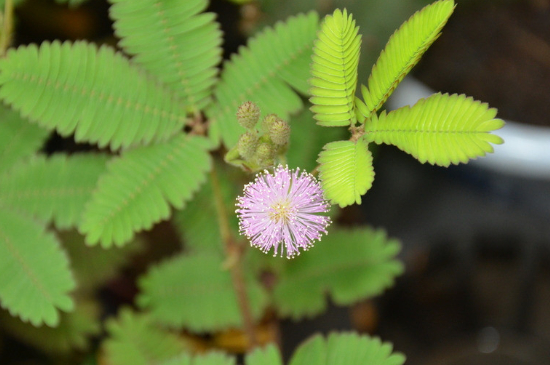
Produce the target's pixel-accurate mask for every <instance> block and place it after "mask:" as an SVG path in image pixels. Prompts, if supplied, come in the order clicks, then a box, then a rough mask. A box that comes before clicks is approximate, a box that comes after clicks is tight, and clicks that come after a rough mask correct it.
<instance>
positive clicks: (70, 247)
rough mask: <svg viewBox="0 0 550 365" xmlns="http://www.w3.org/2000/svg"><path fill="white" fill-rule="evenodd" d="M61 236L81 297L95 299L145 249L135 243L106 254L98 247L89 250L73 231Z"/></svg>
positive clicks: (112, 249)
mask: <svg viewBox="0 0 550 365" xmlns="http://www.w3.org/2000/svg"><path fill="white" fill-rule="evenodd" d="M58 236H59V239H60V240H61V243H62V245H63V247H64V248H65V249H66V250H67V253H68V255H69V259H70V261H71V266H72V267H73V274H74V278H75V280H76V283H77V291H78V294H79V295H80V296H82V295H87V294H89V295H90V297H92V296H93V294H94V292H95V291H96V290H97V289H98V288H99V287H100V286H102V285H105V283H106V282H107V280H109V279H111V278H113V277H115V275H116V274H117V273H118V272H119V271H120V270H121V269H122V268H123V267H125V265H127V264H129V263H130V262H131V260H132V257H133V256H134V255H135V254H137V253H141V252H142V251H143V248H144V247H145V245H144V243H143V242H141V241H139V240H136V241H135V242H132V244H130V245H126V246H124V247H121V248H118V247H117V248H114V247H113V248H111V249H110V250H105V249H103V248H102V247H99V246H96V247H88V246H86V245H85V244H84V237H83V236H82V235H80V234H78V232H76V231H74V230H70V231H63V232H59V233H58Z"/></svg>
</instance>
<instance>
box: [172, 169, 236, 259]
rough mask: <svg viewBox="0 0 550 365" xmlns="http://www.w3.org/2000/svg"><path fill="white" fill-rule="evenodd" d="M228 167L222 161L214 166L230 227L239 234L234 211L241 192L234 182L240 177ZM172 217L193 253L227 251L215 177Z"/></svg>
mask: <svg viewBox="0 0 550 365" xmlns="http://www.w3.org/2000/svg"><path fill="white" fill-rule="evenodd" d="M227 167H228V166H227V165H221V164H217V166H215V168H216V170H217V175H218V177H219V178H218V181H219V183H220V191H221V194H222V196H223V203H224V208H225V212H226V215H227V217H228V219H229V225H230V228H233V234H234V235H235V236H238V234H239V228H238V227H239V226H238V218H237V215H236V214H235V201H236V198H237V195H238V194H239V193H240V191H238V190H237V186H236V184H235V183H234V182H235V181H238V178H239V177H237V176H236V175H235V173H234V172H235V171H236V170H235V169H233V168H231V167H229V168H227ZM240 177H242V175H241V176H240ZM173 218H174V219H173V221H174V226H175V228H176V229H177V230H178V232H179V233H180V236H181V237H182V239H183V243H184V245H185V247H186V248H188V249H191V250H192V251H193V252H200V251H211V252H217V253H220V254H223V253H224V247H223V244H222V236H221V231H220V225H219V223H218V211H217V209H216V200H215V199H214V191H213V188H212V179H208V180H207V181H206V183H205V184H203V186H202V187H201V190H200V191H199V192H197V194H195V196H194V197H193V199H192V200H191V201H190V202H189V203H188V204H187V206H186V207H185V209H182V210H177V211H176V212H174V217H173Z"/></svg>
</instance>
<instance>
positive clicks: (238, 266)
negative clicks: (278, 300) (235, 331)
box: [210, 164, 258, 347]
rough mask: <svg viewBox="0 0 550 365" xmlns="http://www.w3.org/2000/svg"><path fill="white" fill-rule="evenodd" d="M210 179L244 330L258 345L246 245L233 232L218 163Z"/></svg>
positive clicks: (254, 345)
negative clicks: (244, 264)
mask: <svg viewBox="0 0 550 365" xmlns="http://www.w3.org/2000/svg"><path fill="white" fill-rule="evenodd" d="M210 179H211V181H212V191H213V193H214V199H215V201H216V211H217V214H218V222H219V224H220V231H221V236H222V241H223V244H224V247H225V253H226V255H227V260H226V264H227V265H226V266H227V268H228V269H229V271H230V272H231V281H232V282H233V289H234V290H235V294H236V295H237V303H238V305H239V309H240V311H241V316H242V320H243V325H244V332H245V334H246V336H247V338H248V341H249V345H250V347H256V345H257V344H258V338H257V335H256V329H255V326H254V320H253V318H252V312H251V310H250V302H249V301H248V294H247V292H246V284H245V281H244V275H243V270H242V256H243V252H244V251H243V249H244V247H243V245H241V244H239V243H238V242H237V241H236V240H235V239H234V237H233V235H232V234H231V230H230V228H229V220H228V217H227V210H226V209H225V204H224V202H223V194H222V191H221V188H220V181H219V177H218V174H217V172H216V164H214V167H213V168H212V171H211V173H210Z"/></svg>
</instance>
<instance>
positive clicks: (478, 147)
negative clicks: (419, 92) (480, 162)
mask: <svg viewBox="0 0 550 365" xmlns="http://www.w3.org/2000/svg"><path fill="white" fill-rule="evenodd" d="M495 116H496V109H493V108H489V106H488V105H487V104H486V103H482V102H480V101H476V100H474V99H472V98H471V97H466V96H465V95H456V94H454V95H447V94H443V95H442V94H439V93H438V94H434V95H432V96H430V97H428V98H426V99H421V100H420V101H419V102H418V103H416V104H415V105H414V106H413V107H412V108H411V107H409V106H406V107H403V108H400V109H397V110H394V111H392V112H389V113H386V112H385V111H384V112H382V113H381V114H380V116H378V117H374V118H373V119H372V120H371V121H369V122H368V123H367V124H366V125H365V138H366V139H367V140H368V141H369V142H371V141H373V142H375V143H377V144H380V143H385V144H391V145H394V146H397V147H398V148H399V149H401V150H402V151H405V152H407V153H409V154H411V155H413V156H414V157H415V158H416V159H417V160H419V161H420V162H422V163H425V162H428V163H430V164H433V165H439V166H449V165H450V164H451V163H452V164H458V163H461V162H462V163H466V162H468V161H469V160H470V159H472V158H476V157H479V156H484V155H485V154H486V153H491V152H493V146H491V143H493V144H501V143H503V140H502V139H501V138H500V137H499V136H497V135H494V134H491V133H490V132H492V131H494V130H497V129H499V128H501V127H502V126H503V125H504V122H503V121H502V120H501V119H498V118H495Z"/></svg>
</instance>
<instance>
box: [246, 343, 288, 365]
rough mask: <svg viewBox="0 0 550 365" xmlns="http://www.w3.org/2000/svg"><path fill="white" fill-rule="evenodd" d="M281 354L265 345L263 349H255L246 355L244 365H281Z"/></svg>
mask: <svg viewBox="0 0 550 365" xmlns="http://www.w3.org/2000/svg"><path fill="white" fill-rule="evenodd" d="M282 364H283V360H282V359H281V353H280V352H279V349H278V348H277V347H276V346H275V345H273V344H270V345H267V346H265V347H263V348H256V349H255V350H254V351H252V352H250V353H249V354H247V355H246V358H245V365H282Z"/></svg>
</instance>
